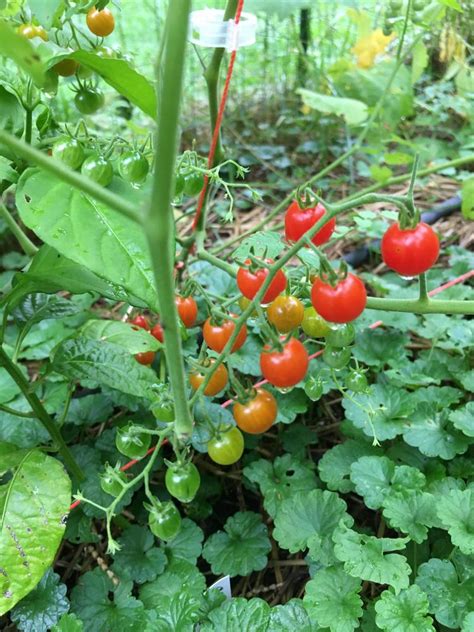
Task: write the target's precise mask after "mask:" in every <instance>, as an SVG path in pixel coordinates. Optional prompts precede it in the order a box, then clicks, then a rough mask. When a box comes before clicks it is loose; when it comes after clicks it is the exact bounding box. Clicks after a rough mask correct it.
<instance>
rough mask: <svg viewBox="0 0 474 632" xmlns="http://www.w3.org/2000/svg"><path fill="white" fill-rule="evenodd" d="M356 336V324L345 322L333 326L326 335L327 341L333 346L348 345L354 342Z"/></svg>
mask: <svg viewBox="0 0 474 632" xmlns="http://www.w3.org/2000/svg"><path fill="white" fill-rule="evenodd" d="M354 338H355V329H354V325H352V324H351V323H343V324H342V325H336V327H331V330H330V331H329V333H328V334H327V335H326V342H327V343H328V345H331V346H332V347H338V348H340V347H348V346H349V345H350V344H352V343H353V342H354Z"/></svg>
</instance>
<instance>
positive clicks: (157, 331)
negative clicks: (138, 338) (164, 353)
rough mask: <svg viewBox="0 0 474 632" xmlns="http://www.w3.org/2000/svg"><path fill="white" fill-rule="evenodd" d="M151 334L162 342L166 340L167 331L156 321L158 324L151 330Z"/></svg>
mask: <svg viewBox="0 0 474 632" xmlns="http://www.w3.org/2000/svg"><path fill="white" fill-rule="evenodd" d="M151 335H152V336H154V337H155V338H156V339H157V340H158V341H159V342H161V344H163V343H164V342H165V332H164V331H163V327H162V326H161V325H160V323H156V325H155V326H154V327H153V329H152V330H151Z"/></svg>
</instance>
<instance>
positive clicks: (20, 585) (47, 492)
mask: <svg viewBox="0 0 474 632" xmlns="http://www.w3.org/2000/svg"><path fill="white" fill-rule="evenodd" d="M17 454H18V459H17V461H16V463H14V464H13V463H12V461H10V464H11V469H12V477H11V478H10V479H9V480H7V482H6V483H4V484H3V485H1V486H0V516H1V519H0V550H1V551H2V558H1V559H2V573H0V616H1V615H2V614H4V613H5V612H7V611H8V610H10V609H11V608H12V607H13V606H14V605H15V604H16V603H18V601H20V599H22V598H23V597H24V596H25V595H27V594H28V593H29V592H30V591H31V590H32V589H33V588H34V587H35V586H36V585H37V584H38V582H39V580H40V579H41V577H42V576H43V574H44V572H45V570H46V569H47V568H48V567H49V566H50V565H51V563H52V561H53V559H54V556H55V555H56V551H57V549H58V547H59V544H60V542H61V539H62V537H63V535H64V530H65V521H64V517H65V516H66V515H67V513H68V511H69V504H70V502H71V482H70V480H69V477H68V476H67V474H66V472H65V470H64V467H63V465H62V464H61V463H60V462H59V461H57V460H56V459H53V458H52V457H50V456H47V455H45V454H43V453H42V452H40V451H39V450H29V451H27V452H26V453H25V451H24V450H19V451H18V453H17ZM26 507H27V508H28V511H26V510H25V508H26Z"/></svg>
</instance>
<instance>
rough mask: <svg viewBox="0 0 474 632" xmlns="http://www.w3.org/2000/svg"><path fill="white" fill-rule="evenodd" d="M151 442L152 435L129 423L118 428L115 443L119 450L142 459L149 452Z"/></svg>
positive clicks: (133, 457) (134, 457) (126, 454)
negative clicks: (138, 429)
mask: <svg viewBox="0 0 474 632" xmlns="http://www.w3.org/2000/svg"><path fill="white" fill-rule="evenodd" d="M150 444H151V436H150V435H149V434H147V433H146V432H139V431H137V430H136V427H135V426H134V425H133V424H132V423H129V424H127V425H126V426H123V427H122V428H119V429H118V430H117V434H116V435H115V445H116V446H117V450H118V451H119V452H121V453H122V454H124V455H125V456H129V457H130V458H132V459H140V458H141V457H143V456H145V454H146V453H147V452H148V450H149V448H150Z"/></svg>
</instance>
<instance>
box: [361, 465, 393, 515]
mask: <svg viewBox="0 0 474 632" xmlns="http://www.w3.org/2000/svg"><path fill="white" fill-rule="evenodd" d="M394 471H395V464H394V463H393V461H391V460H390V459H388V458H387V457H386V456H363V457H361V458H360V459H359V460H357V461H356V462H355V463H353V464H352V466H351V481H352V482H353V483H354V485H355V490H356V492H357V493H358V494H359V496H362V497H363V498H364V501H365V504H366V505H367V507H369V509H379V507H381V506H382V505H383V501H384V499H385V497H386V496H387V495H388V494H389V493H390V481H391V480H392V476H393V473H394Z"/></svg>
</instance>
